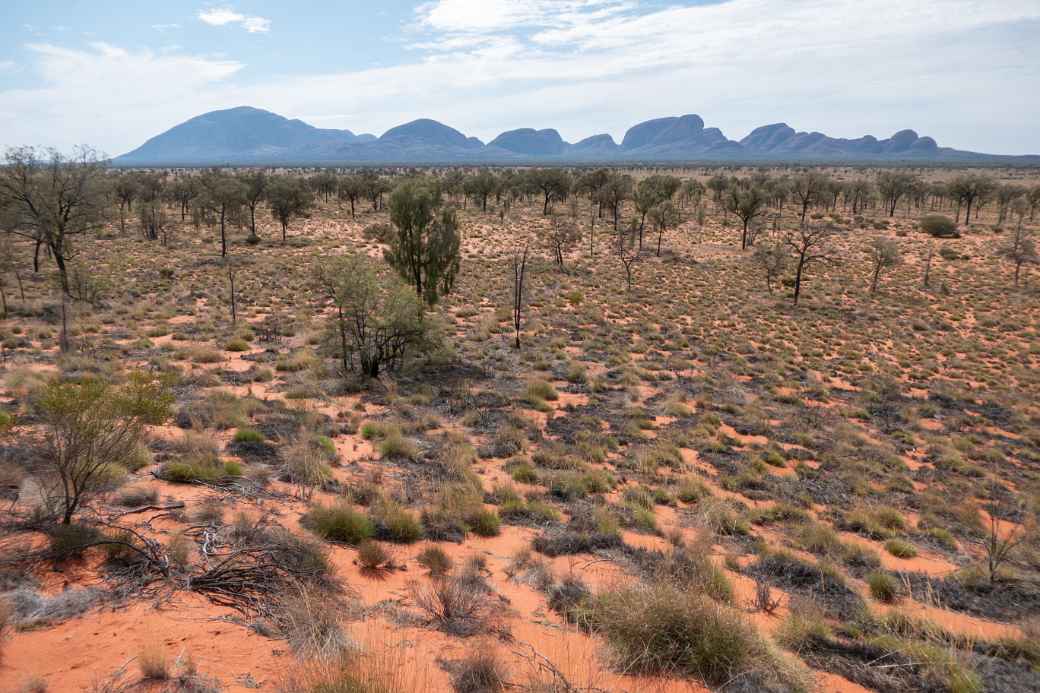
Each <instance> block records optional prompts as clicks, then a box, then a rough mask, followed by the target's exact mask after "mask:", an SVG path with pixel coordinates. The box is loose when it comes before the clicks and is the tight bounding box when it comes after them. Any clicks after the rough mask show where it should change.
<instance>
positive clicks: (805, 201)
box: [791, 171, 829, 226]
mask: <svg viewBox="0 0 1040 693" xmlns="http://www.w3.org/2000/svg"><path fill="white" fill-rule="evenodd" d="M828 182H829V179H828V178H827V176H825V175H823V174H822V173H816V172H814V171H810V172H809V173H802V174H800V175H797V176H795V177H794V178H792V179H791V194H792V195H793V196H794V199H795V200H796V201H797V202H798V204H799V205H801V208H802V216H801V219H802V225H803V226H804V225H805V215H806V213H807V212H808V211H809V208H810V207H812V206H813V205H817V204H819V203H820V200H821V199H823V195H824V193H825V192H826V190H827V185H828Z"/></svg>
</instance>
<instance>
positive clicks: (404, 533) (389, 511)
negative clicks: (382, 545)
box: [369, 500, 423, 544]
mask: <svg viewBox="0 0 1040 693" xmlns="http://www.w3.org/2000/svg"><path fill="white" fill-rule="evenodd" d="M369 516H370V517H371V519H372V522H373V524H374V525H375V528H376V536H377V537H379V538H380V539H383V540H385V541H392V542H394V543H397V544H414V543H415V542H417V541H419V540H420V539H422V536H423V528H422V523H421V522H419V518H418V517H416V516H415V514H414V513H411V512H409V511H408V510H405V509H404V508H402V507H401V506H400V504H398V503H396V502H394V501H389V500H384V501H381V502H379V503H377V504H376V505H374V506H373V507H372V510H371V512H370V513H369Z"/></svg>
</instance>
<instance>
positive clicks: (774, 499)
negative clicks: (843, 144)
mask: <svg viewBox="0 0 1040 693" xmlns="http://www.w3.org/2000/svg"><path fill="white" fill-rule="evenodd" d="M4 164H5V165H4V166H3V167H2V168H0V299H2V303H0V496H2V498H0V503H2V505H0V507H2V511H0V689H2V690H4V691H53V692H57V691H72V690H93V691H106V692H114V691H218V690H220V691H245V690H252V689H261V690H271V691H284V692H286V693H319V692H330V691H365V692H368V691H371V692H383V691H427V690H449V691H451V690H454V691H460V692H464V693H475V692H477V691H505V690H521V691H560V692H572V691H689V690H724V691H811V690H819V691H861V690H874V691H886V692H887V691H906V692H910V691H921V690H927V691H950V692H951V693H972V692H976V691H994V692H995V691H1001V692H1008V691H1010V692H1018V691H1021V692H1026V691H1036V690H1038V689H1040V534H1038V529H1037V520H1038V513H1040V405H1038V401H1037V395H1036V393H1037V392H1038V391H1040V333H1038V329H1040V268H1038V267H1037V264H1038V263H1040V257H1038V254H1037V248H1036V235H1037V233H1038V228H1040V219H1038V215H1037V212H1038V210H1037V208H1038V207H1040V176H1038V175H1037V174H1036V172H1035V171H1033V170H1026V169H1023V170H1015V169H988V170H983V169H970V170H969V169H965V170H954V169H942V168H936V169H908V168H900V169H869V168H855V167H828V168H799V167H782V166H776V167H769V168H740V167H732V168H718V167H715V168H703V167H689V168H667V169H665V168H661V169H636V168H634V169H595V168H584V169H571V170H568V169H563V168H551V169H516V170H513V169H506V168H494V169H476V168H432V169H422V170H419V169H403V168H401V169H397V168H395V169H379V170H376V169H365V170H352V169H337V170H328V169H326V170H248V171H247V170H239V171H235V170H208V171H201V170H165V171H129V170H112V169H109V168H107V167H106V166H105V164H104V162H102V161H100V160H99V159H98V158H97V156H96V155H95V154H94V153H93V152H91V151H89V150H82V151H80V152H78V153H77V154H76V155H74V156H61V155H58V154H55V153H52V152H43V151H39V150H32V149H18V150H12V151H10V152H9V153H8V155H7V158H6V161H5V162H4Z"/></svg>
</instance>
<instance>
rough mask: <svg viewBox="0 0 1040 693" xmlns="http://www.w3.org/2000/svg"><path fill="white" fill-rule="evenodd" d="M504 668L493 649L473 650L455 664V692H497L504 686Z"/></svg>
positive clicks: (453, 680) (453, 681) (502, 689)
mask: <svg viewBox="0 0 1040 693" xmlns="http://www.w3.org/2000/svg"><path fill="white" fill-rule="evenodd" d="M506 676H507V673H506V669H505V666H504V665H503V664H502V662H501V661H499V659H498V656H497V655H496V654H495V652H494V651H493V650H488V649H484V648H479V649H475V650H473V651H472V652H471V653H470V654H469V655H468V656H467V657H466V658H465V659H463V660H462V661H461V662H459V663H458V664H457V665H456V670H455V675H454V676H453V677H452V686H453V687H454V689H455V693H499V691H504V690H505V688H506Z"/></svg>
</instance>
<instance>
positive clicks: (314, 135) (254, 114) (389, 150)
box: [113, 106, 1040, 166]
mask: <svg viewBox="0 0 1040 693" xmlns="http://www.w3.org/2000/svg"><path fill="white" fill-rule="evenodd" d="M702 161H703V162H783V161H789V162H910V163H922V164H924V163H993V164H1009V165H1015V164H1018V165H1040V156H1002V155H994V154H979V153H976V152H966V151H960V150H956V149H950V148H948V147H940V146H939V145H938V144H937V143H936V141H935V140H934V139H932V138H931V137H920V136H919V135H918V134H917V133H916V132H914V131H913V130H901V131H899V132H897V133H896V134H894V135H892V136H891V137H890V138H888V139H884V140H879V139H877V138H876V137H873V136H871V135H866V136H864V137H860V138H858V139H839V138H834V137H828V136H827V135H824V134H823V133H821V132H797V131H795V129H794V128H792V127H790V126H788V125H787V124H785V123H776V124H774V125H763V126H762V127H760V128H756V129H755V130H754V131H752V132H751V134H749V135H748V136H747V137H745V138H744V139H742V140H740V141H739V142H738V141H735V140H731V139H728V138H727V137H726V136H725V135H724V134H723V133H722V131H721V130H719V129H718V128H706V127H704V121H703V120H702V119H701V117H700V116H697V115H684V116H677V117H670V118H656V119H654V120H648V121H646V122H643V123H639V124H638V125H634V126H632V127H631V128H630V129H629V130H628V132H626V133H625V137H624V139H622V140H621V144H618V143H617V142H615V141H614V138H613V137H611V136H610V135H593V136H592V137H587V138H585V139H583V140H581V141H580V142H576V143H574V144H571V143H569V142H566V141H564V139H563V138H562V137H560V133H558V132H557V131H556V130H553V129H545V130H535V129H532V128H523V129H520V130H510V131H508V132H503V133H502V134H501V135H499V136H498V137H496V138H495V139H493V140H491V141H490V142H488V143H487V144H484V143H483V142H481V141H480V140H479V139H477V138H476V137H467V136H466V135H464V134H463V133H461V132H459V131H458V130H455V129H454V128H450V127H448V126H447V125H444V124H442V123H438V122H437V121H435V120H429V119H426V118H423V119H420V120H413V121H412V122H410V123H405V124H404V125H398V126H397V127H394V128H391V129H389V130H387V131H386V132H385V133H383V135H382V136H380V137H376V136H375V135H367V134H364V135H355V134H354V133H353V132H351V131H350V130H331V129H327V128H316V127H313V126H311V125H308V124H307V123H304V122H303V121H302V120H289V119H288V118H283V117H282V116H280V115H277V114H275V113H271V112H269V111H264V110H261V109H258V108H251V107H249V106H240V107H238V108H230V109H227V110H223V111H212V112H210V113H205V114H203V115H200V116H196V117H195V118H192V119H191V120H188V121H186V122H184V123H181V124H180V125H178V126H176V127H174V128H171V129H170V130H167V131H166V132H164V133H162V134H161V135H156V136H155V137H153V138H151V139H150V140H148V141H147V142H145V143H144V144H142V145H141V146H140V147H138V148H137V149H135V150H133V151H132V152H129V153H127V154H123V155H122V156H119V157H116V158H115V159H114V161H113V163H114V164H115V165H117V166H219V165H232V166H250V165H252V166H256V165H303V164H317V165H332V164H337V165H349V164H373V165H374V164H462V163H472V164H479V163H485V164H492V163H501V164H528V163H605V164H606V163H637V162H647V163H651V162H702Z"/></svg>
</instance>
